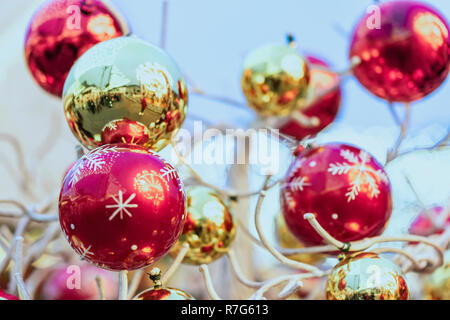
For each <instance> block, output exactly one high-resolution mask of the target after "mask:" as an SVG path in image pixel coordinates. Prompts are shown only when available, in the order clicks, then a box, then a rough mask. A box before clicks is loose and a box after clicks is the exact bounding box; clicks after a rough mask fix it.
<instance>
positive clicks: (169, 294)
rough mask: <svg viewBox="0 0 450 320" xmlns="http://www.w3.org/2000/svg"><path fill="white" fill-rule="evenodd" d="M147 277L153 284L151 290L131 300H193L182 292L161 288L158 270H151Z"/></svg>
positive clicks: (159, 271)
mask: <svg viewBox="0 0 450 320" xmlns="http://www.w3.org/2000/svg"><path fill="white" fill-rule="evenodd" d="M149 276H150V279H151V280H152V281H153V283H154V286H153V288H150V289H147V290H144V291H142V292H141V293H139V294H138V295H137V296H136V297H134V298H133V300H195V298H194V297H192V296H191V295H190V294H188V293H186V292H184V291H183V290H180V289H174V288H169V287H165V286H163V285H162V283H161V270H160V269H159V268H153V269H152V270H151V272H150V273H149Z"/></svg>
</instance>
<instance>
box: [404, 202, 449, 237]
mask: <svg viewBox="0 0 450 320" xmlns="http://www.w3.org/2000/svg"><path fill="white" fill-rule="evenodd" d="M446 228H450V214H449V212H448V209H447V210H446V209H444V208H443V207H441V206H434V207H431V208H429V209H427V210H422V211H421V212H420V213H419V214H418V216H417V217H416V219H415V220H414V221H413V223H412V224H411V226H410V227H409V233H411V234H415V235H419V236H424V237H427V236H430V235H432V234H440V233H442V232H444V231H445V229H446Z"/></svg>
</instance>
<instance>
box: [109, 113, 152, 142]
mask: <svg viewBox="0 0 450 320" xmlns="http://www.w3.org/2000/svg"><path fill="white" fill-rule="evenodd" d="M150 135H151V134H150V131H149V130H148V128H147V127H146V126H145V125H143V124H142V123H140V122H138V121H133V120H130V119H127V118H125V119H120V120H114V121H111V122H110V123H109V124H108V125H107V126H106V127H105V129H103V131H102V133H101V137H102V144H111V143H131V144H138V145H145V143H146V142H147V141H148V140H150Z"/></svg>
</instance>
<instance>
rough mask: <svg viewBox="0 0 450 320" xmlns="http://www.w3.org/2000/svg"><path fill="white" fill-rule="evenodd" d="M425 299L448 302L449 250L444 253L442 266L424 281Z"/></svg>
mask: <svg viewBox="0 0 450 320" xmlns="http://www.w3.org/2000/svg"><path fill="white" fill-rule="evenodd" d="M424 294H425V299H427V300H450V250H447V251H446V252H445V259H444V265H443V266H441V267H439V268H438V269H436V270H435V271H434V272H433V273H432V274H431V275H430V276H428V278H427V279H426V280H425V286H424Z"/></svg>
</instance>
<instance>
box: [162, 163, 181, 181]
mask: <svg viewBox="0 0 450 320" xmlns="http://www.w3.org/2000/svg"><path fill="white" fill-rule="evenodd" d="M164 165H165V167H163V168H161V170H160V172H161V177H163V178H165V177H168V178H169V179H176V178H177V176H178V174H177V171H176V170H175V168H174V167H172V166H171V165H170V164H168V163H164Z"/></svg>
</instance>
